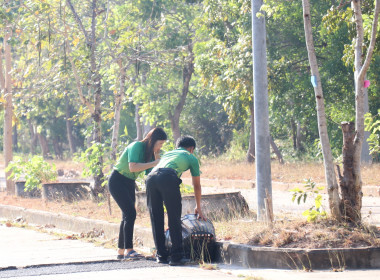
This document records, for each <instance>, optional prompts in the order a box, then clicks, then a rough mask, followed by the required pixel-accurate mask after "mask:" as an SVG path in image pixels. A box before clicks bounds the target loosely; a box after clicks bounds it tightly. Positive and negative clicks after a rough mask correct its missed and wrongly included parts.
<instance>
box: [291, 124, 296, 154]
mask: <svg viewBox="0 0 380 280" xmlns="http://www.w3.org/2000/svg"><path fill="white" fill-rule="evenodd" d="M290 125H291V127H292V140H293V149H294V150H297V127H296V123H295V122H294V120H293V119H292V120H291V121H290Z"/></svg>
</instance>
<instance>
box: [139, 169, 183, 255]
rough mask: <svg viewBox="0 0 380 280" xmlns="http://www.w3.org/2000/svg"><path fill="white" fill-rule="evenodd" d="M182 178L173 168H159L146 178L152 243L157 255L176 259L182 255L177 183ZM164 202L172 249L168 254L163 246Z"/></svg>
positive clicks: (179, 200)
mask: <svg viewBox="0 0 380 280" xmlns="http://www.w3.org/2000/svg"><path fill="white" fill-rule="evenodd" d="M181 183H182V180H181V179H179V178H178V177H177V174H176V172H175V171H174V169H171V168H159V169H158V170H157V171H154V172H153V173H150V174H149V176H148V177H147V179H146V195H147V203H148V208H149V213H150V220H151V223H152V231H153V238H154V243H155V245H156V249H157V256H158V257H160V258H167V257H168V256H169V255H170V256H171V259H172V260H173V261H178V260H179V259H181V258H182V256H183V248H182V226H181V212H182V198H181V192H180V189H179V185H180V184H181ZM163 203H165V206H166V210H167V214H168V220H169V229H170V238H171V241H172V249H171V252H170V254H169V252H168V250H167V248H166V247H165V232H164V207H163Z"/></svg>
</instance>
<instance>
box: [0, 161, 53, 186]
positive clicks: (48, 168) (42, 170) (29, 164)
mask: <svg viewBox="0 0 380 280" xmlns="http://www.w3.org/2000/svg"><path fill="white" fill-rule="evenodd" d="M5 171H6V172H8V171H12V173H11V175H10V177H9V179H16V180H20V179H22V178H24V179H25V190H26V191H31V190H33V189H36V188H41V187H42V183H47V182H52V181H55V180H56V179H57V171H56V167H55V164H54V163H53V164H49V163H48V162H46V161H44V159H43V157H42V156H33V157H29V158H27V159H25V160H24V159H22V158H21V157H15V158H14V160H13V161H11V162H10V163H9V165H8V167H7V168H6V170H5Z"/></svg>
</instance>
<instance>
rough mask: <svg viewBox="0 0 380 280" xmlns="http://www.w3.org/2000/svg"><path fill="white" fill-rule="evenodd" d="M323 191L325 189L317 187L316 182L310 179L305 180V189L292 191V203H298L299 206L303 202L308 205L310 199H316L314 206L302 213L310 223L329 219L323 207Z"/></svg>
mask: <svg viewBox="0 0 380 280" xmlns="http://www.w3.org/2000/svg"><path fill="white" fill-rule="evenodd" d="M323 189H324V187H317V186H316V184H315V182H313V181H312V180H311V179H310V178H309V179H305V185H304V186H303V189H300V188H298V187H296V188H294V189H291V190H290V192H293V196H292V201H293V202H294V201H297V203H298V204H301V202H302V203H306V200H307V198H308V197H311V198H312V199H314V205H313V206H311V207H310V208H309V209H308V210H306V211H304V212H303V213H302V215H303V216H305V217H306V218H307V221H308V222H315V221H316V220H318V219H322V218H326V217H327V213H326V211H325V210H324V209H323V206H322V195H321V194H320V193H319V192H320V191H322V190H323Z"/></svg>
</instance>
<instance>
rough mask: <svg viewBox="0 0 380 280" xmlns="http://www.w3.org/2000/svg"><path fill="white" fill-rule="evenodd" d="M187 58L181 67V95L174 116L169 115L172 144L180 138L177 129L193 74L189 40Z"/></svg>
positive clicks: (192, 55)
mask: <svg viewBox="0 0 380 280" xmlns="http://www.w3.org/2000/svg"><path fill="white" fill-rule="evenodd" d="M187 51H188V53H187V54H188V56H187V57H186V59H187V61H186V62H185V65H184V66H183V84H182V94H181V97H180V100H179V102H178V104H177V106H176V107H175V109H174V114H172V115H171V117H170V121H171V129H172V132H173V138H174V143H177V139H178V138H180V137H181V130H180V128H179V120H180V117H181V113H182V110H183V107H184V105H185V101H186V97H187V94H188V93H189V87H190V81H191V77H192V75H193V73H194V53H193V42H192V41H191V40H190V42H189V44H188V45H187Z"/></svg>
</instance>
